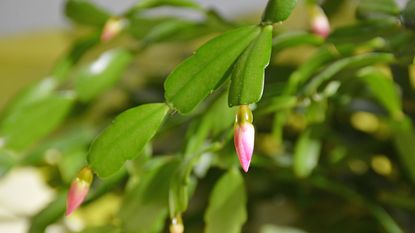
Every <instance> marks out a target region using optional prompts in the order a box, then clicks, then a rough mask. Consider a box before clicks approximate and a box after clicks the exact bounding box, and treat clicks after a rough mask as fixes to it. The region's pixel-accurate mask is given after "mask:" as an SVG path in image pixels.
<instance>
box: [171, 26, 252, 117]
mask: <svg viewBox="0 0 415 233" xmlns="http://www.w3.org/2000/svg"><path fill="white" fill-rule="evenodd" d="M259 32H260V28H258V27H256V26H246V27H241V28H238V29H235V30H232V31H229V32H226V33H224V34H223V35H221V36H218V37H216V38H214V39H213V40H211V41H209V42H207V43H206V44H205V45H203V46H202V47H201V48H200V49H198V50H197V51H196V53H195V54H194V55H193V56H191V57H190V58H188V59H186V60H185V61H184V62H183V63H181V64H180V65H179V66H178V67H177V68H176V69H175V70H174V71H173V72H172V73H171V74H170V75H169V77H168V78H167V80H166V82H165V83H164V88H165V97H166V100H167V102H168V103H169V104H170V105H171V106H172V107H173V108H175V109H177V110H178V111H179V112H181V113H188V112H190V111H192V110H193V108H195V107H196V106H197V105H198V104H199V103H200V102H201V101H202V100H203V99H204V98H205V97H206V96H208V95H209V94H210V93H211V92H212V91H214V89H215V88H217V87H218V86H219V85H220V84H221V83H222V82H223V81H224V80H225V78H227V77H228V75H227V72H228V71H229V69H230V68H231V67H232V65H233V63H234V62H235V60H236V59H237V58H238V57H239V55H240V54H241V53H242V52H243V51H244V50H245V48H246V47H247V46H248V45H249V43H250V42H251V41H252V40H253V39H254V38H255V37H256V36H257V35H258V34H259Z"/></svg>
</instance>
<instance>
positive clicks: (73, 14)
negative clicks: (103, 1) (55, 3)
mask: <svg viewBox="0 0 415 233" xmlns="http://www.w3.org/2000/svg"><path fill="white" fill-rule="evenodd" d="M65 14H66V16H67V17H68V18H70V19H71V20H73V21H74V22H76V23H78V24H81V25H88V26H95V27H100V26H102V25H104V24H105V22H106V21H107V20H108V18H109V17H110V15H111V14H110V13H109V12H107V11H106V10H104V9H101V8H99V7H98V6H96V5H95V4H93V3H92V2H90V1H89V0H68V1H67V2H66V5H65Z"/></svg>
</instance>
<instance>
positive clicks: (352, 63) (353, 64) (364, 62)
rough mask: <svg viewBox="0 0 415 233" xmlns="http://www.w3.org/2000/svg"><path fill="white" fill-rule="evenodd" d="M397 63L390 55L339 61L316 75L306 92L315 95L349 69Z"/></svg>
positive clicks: (379, 54) (357, 56)
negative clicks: (319, 89)
mask: <svg viewBox="0 0 415 233" xmlns="http://www.w3.org/2000/svg"><path fill="white" fill-rule="evenodd" d="M393 61H395V58H394V56H393V55H392V54H390V53H367V54H361V55H356V56H354V57H347V58H343V59H341V60H338V61H336V62H334V63H332V64H331V65H329V66H328V67H327V68H325V69H324V70H323V71H322V72H321V73H320V74H318V75H316V76H315V77H314V78H313V79H312V80H311V81H310V82H309V83H308V84H307V86H306V87H305V90H304V92H305V93H306V94H307V95H311V94H313V93H315V92H316V91H317V89H318V87H319V86H320V85H321V84H322V83H323V82H325V81H327V80H329V79H330V78H332V77H333V76H334V75H336V74H337V73H338V72H340V71H341V70H343V69H347V68H359V67H365V66H369V65H374V64H379V63H380V64H381V63H391V62H393Z"/></svg>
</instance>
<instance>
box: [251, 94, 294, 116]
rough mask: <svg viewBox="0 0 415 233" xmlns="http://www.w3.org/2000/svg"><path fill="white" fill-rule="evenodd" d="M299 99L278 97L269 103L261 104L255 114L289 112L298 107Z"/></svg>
mask: <svg viewBox="0 0 415 233" xmlns="http://www.w3.org/2000/svg"><path fill="white" fill-rule="evenodd" d="M297 101H298V99H297V97H295V96H284V95H282V96H277V97H274V98H272V99H271V100H269V101H264V102H260V104H259V106H261V107H259V108H258V110H256V111H255V114H267V113H272V112H278V111H281V110H287V109H290V108H293V107H295V106H296V105H297Z"/></svg>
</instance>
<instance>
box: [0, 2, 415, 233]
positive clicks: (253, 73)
mask: <svg viewBox="0 0 415 233" xmlns="http://www.w3.org/2000/svg"><path fill="white" fill-rule="evenodd" d="M328 2H336V1H326V3H324V4H323V5H322V8H323V9H324V10H325V12H324V13H326V14H327V15H329V16H331V15H342V16H343V15H347V16H351V15H355V16H356V19H348V18H347V17H344V18H343V17H340V18H341V19H340V21H341V22H336V23H335V24H333V25H343V26H336V27H333V28H331V33H330V35H329V36H328V37H327V38H322V37H321V36H319V35H316V34H313V33H312V32H311V30H309V26H311V25H309V26H307V27H303V26H301V25H302V24H296V22H295V20H297V21H298V19H297V18H302V17H293V24H289V25H288V24H287V25H285V24H284V23H283V21H285V20H286V19H287V18H288V17H289V16H290V14H291V13H292V11H293V9H294V8H295V6H296V4H297V1H294V0H270V1H268V4H267V6H266V8H265V9H264V12H263V17H262V20H261V22H253V23H246V21H245V23H244V24H243V23H241V22H240V21H239V20H232V21H230V20H228V19H225V18H224V17H223V16H221V15H220V14H219V13H218V12H216V11H214V10H212V9H205V8H204V7H202V5H199V4H198V3H197V2H196V1H192V0H142V1H137V2H136V3H135V4H134V5H133V6H131V7H130V8H129V9H127V10H126V11H125V12H122V13H121V14H119V15H118V16H113V15H111V13H110V12H107V11H106V10H103V9H101V8H100V7H99V6H96V5H95V4H94V3H93V1H87V0H68V1H66V5H65V14H66V15H67V16H68V18H69V19H70V20H72V21H73V22H75V23H77V24H78V25H80V26H88V27H90V28H89V30H87V31H82V32H81V33H79V34H82V36H81V38H77V39H76V40H75V41H74V44H73V45H72V47H70V48H69V50H68V51H67V53H66V54H64V55H63V56H62V57H61V58H60V59H59V60H58V62H57V64H56V65H55V66H54V67H53V68H52V69H51V72H50V73H49V74H48V75H47V76H46V77H47V78H44V79H43V80H42V81H39V82H36V83H34V84H32V85H31V86H29V87H28V88H26V89H24V90H23V91H22V92H20V93H19V94H18V95H17V96H16V97H15V98H14V99H13V100H12V101H11V102H10V104H9V105H7V106H6V108H5V109H4V111H3V113H2V117H1V121H0V177H4V176H6V175H7V174H8V172H10V171H13V169H16V168H19V167H23V166H33V167H37V168H39V171H42V174H43V175H44V177H45V180H46V181H47V185H49V186H50V187H51V188H53V189H56V193H57V195H56V197H55V198H54V200H52V201H51V202H50V203H49V204H48V205H47V206H46V207H45V208H44V209H43V210H41V211H40V212H39V213H37V214H36V215H34V216H33V217H32V218H31V221H30V230H29V232H32V233H37V232H45V231H48V227H49V226H50V225H52V224H53V225H55V224H57V225H60V226H64V227H66V224H67V223H66V222H67V221H62V218H63V213H64V212H65V197H66V190H67V188H68V186H69V185H70V183H71V181H72V180H73V179H74V178H75V177H76V174H77V172H78V171H79V170H80V169H81V168H82V167H84V166H89V167H90V168H91V169H92V170H93V171H94V172H95V173H96V174H97V175H98V177H96V179H95V180H94V183H93V184H92V185H91V190H90V194H89V195H88V197H87V199H86V201H85V202H84V204H83V206H82V207H81V211H80V212H79V213H80V214H79V216H81V217H83V218H85V220H86V221H85V222H84V224H85V229H83V231H81V232H85V233H88V232H91V233H93V232H111V233H112V232H114V233H115V232H125V233H160V232H166V231H167V229H168V226H167V225H168V223H172V222H174V221H179V222H180V220H183V225H184V227H185V232H188V233H192V232H198V233H199V232H203V231H204V232H206V233H221V232H224V233H225V232H226V233H237V232H262V233H268V232H269V233H271V232H336V233H345V232H388V233H396V232H409V231H410V230H411V229H412V228H411V227H412V225H411V224H410V222H408V221H406V220H407V219H410V218H411V217H412V216H413V211H414V210H415V201H414V200H413V193H415V186H414V185H415V172H414V171H415V170H414V169H413V168H414V167H415V154H414V153H415V150H414V148H413V145H414V144H415V128H414V117H413V116H415V110H414V109H415V108H414V106H415V101H414V100H415V91H414V89H415V87H414V84H413V80H414V77H415V73H414V64H413V62H414V57H415V49H414V45H415V42H414V41H415V32H414V31H413V30H412V29H413V28H414V9H415V8H414V7H415V4H414V1H409V2H408V4H407V5H406V6H405V7H404V8H403V9H399V8H398V6H397V4H396V2H395V1H392V0H379V1H378V0H362V1H359V3H357V8H356V7H355V6H356V5H353V4H351V5H353V7H350V4H349V3H348V1H339V2H337V4H338V6H336V7H333V3H328ZM317 3H320V1H314V0H310V1H303V2H301V1H299V2H298V4H306V5H305V6H304V7H298V12H295V13H294V14H297V13H298V14H307V12H306V11H305V9H308V8H307V7H310V5H309V4H311V6H312V4H317ZM233 4H235V5H237V1H235V3H233ZM330 4H331V5H330ZM165 6H167V7H174V8H176V9H179V10H180V11H186V12H191V13H196V14H198V15H199V16H200V17H199V18H198V19H197V20H195V19H193V18H186V19H184V18H183V17H178V16H162V15H158V14H157V13H155V12H157V11H155V10H158V9H155V8H159V7H165ZM303 11H304V12H303ZM296 16H298V15H296ZM112 17H119V18H120V19H121V20H122V22H123V23H124V24H123V26H124V27H123V28H122V31H121V32H119V34H117V37H116V38H114V39H112V40H111V41H101V35H100V34H101V33H102V31H103V29H104V28H103V27H104V25H105V24H106V22H107V20H108V19H110V18H112ZM308 17H309V18H308V19H307V20H306V21H307V22H313V17H314V16H313V15H308ZM338 20H339V19H338ZM277 23H278V24H277ZM281 24H282V26H280V25H281ZM292 25H294V26H292ZM91 27H92V28H91ZM293 28H295V29H293ZM194 46H198V47H199V48H198V49H197V50H196V51H195V52H194V53H193V54H191V52H193V51H190V49H189V48H194ZM177 64H178V65H177ZM166 76H167V77H166ZM115 87H116V91H111V90H114V88H115ZM104 94H105V95H104ZM163 94H164V95H163ZM163 96H164V99H163ZM245 104H249V105H250V108H251V109H252V111H253V115H254V122H253V124H254V126H255V130H256V132H255V139H256V141H255V149H254V155H253V159H252V164H251V168H250V171H249V173H248V174H244V173H242V172H240V171H238V170H237V169H236V168H235V166H237V164H238V158H237V156H236V152H235V147H234V144H233V140H232V137H233V136H234V135H233V131H234V128H233V125H234V123H235V114H236V111H237V107H236V106H238V105H245ZM233 106H235V107H233ZM126 109H127V110H126ZM110 122H112V123H110ZM100 132H101V133H100ZM12 174H13V173H12ZM242 174H243V175H242ZM299 178H300V179H299ZM100 197H102V199H101V198H100ZM106 198H110V199H111V201H107V200H106ZM109 202H110V203H109ZM118 204H120V206H118ZM106 205H108V206H111V208H108V206H106ZM333 206H335V207H336V214H335V215H334V214H333V213H332V212H333ZM107 208H108V209H109V210H108V209H107ZM91 215H93V218H92V217H91ZM281 216H283V217H286V218H284V219H285V220H284V221H287V224H284V225H290V226H296V227H288V226H287V227H285V226H284V227H282V226H279V224H280V223H281ZM293 216H294V217H293ZM90 217H91V218H90ZM248 217H249V218H248ZM91 219H92V221H91V222H89V220H91ZM68 222H69V221H68ZM265 223H266V224H265ZM345 223H347V224H345ZM264 224H265V226H264ZM300 228H301V229H300Z"/></svg>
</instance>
